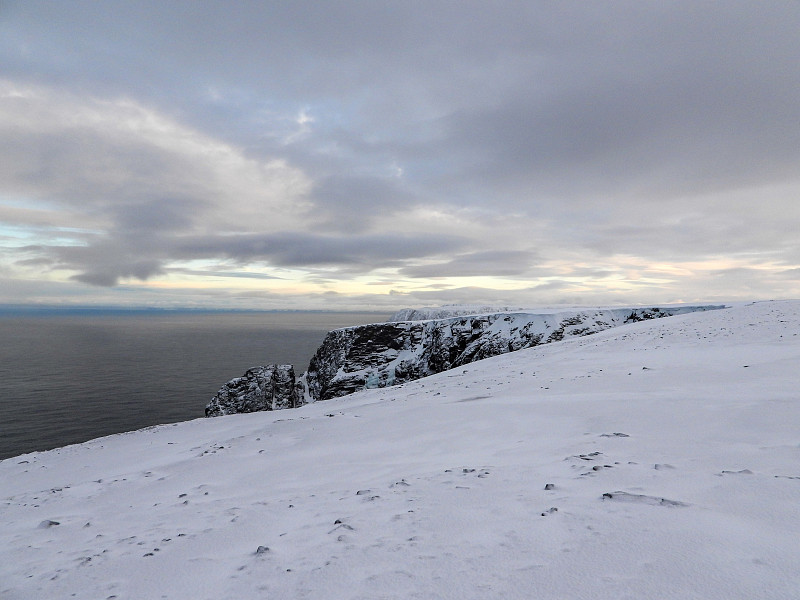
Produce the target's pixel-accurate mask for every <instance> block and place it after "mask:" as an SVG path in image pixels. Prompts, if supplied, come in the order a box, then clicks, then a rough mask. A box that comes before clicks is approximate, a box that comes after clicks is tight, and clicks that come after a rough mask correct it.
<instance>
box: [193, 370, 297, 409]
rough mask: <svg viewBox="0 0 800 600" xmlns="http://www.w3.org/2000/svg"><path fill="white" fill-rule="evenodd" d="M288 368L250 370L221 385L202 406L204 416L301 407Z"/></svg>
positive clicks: (291, 371) (295, 384) (293, 379)
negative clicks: (205, 404) (204, 405)
mask: <svg viewBox="0 0 800 600" xmlns="http://www.w3.org/2000/svg"><path fill="white" fill-rule="evenodd" d="M303 403H304V400H303V391H302V388H300V387H298V385H297V381H296V380H295V376H294V367H293V366H292V365H267V366H265V367H253V368H252V369H250V370H248V371H247V373H245V374H244V375H243V376H242V377H236V378H235V379H231V380H230V381H229V382H228V383H226V384H225V385H223V386H222V387H221V388H220V390H219V391H218V392H217V394H216V395H215V396H214V397H213V398H212V399H211V402H209V403H208V405H207V406H206V416H207V417H218V416H221V415H230V414H234V413H247V412H256V411H260V410H279V409H282V408H295V407H297V406H299V405H300V404H303Z"/></svg>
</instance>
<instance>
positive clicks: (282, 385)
mask: <svg viewBox="0 0 800 600" xmlns="http://www.w3.org/2000/svg"><path fill="white" fill-rule="evenodd" d="M718 308H723V307H722V306H694V307H689V306H682V307H677V308H665V309H661V308H635V309H613V310H587V311H575V312H569V313H550V314H531V313H525V312H508V313H494V314H483V315H471V316H454V317H449V318H441V319H432V320H423V321H404V322H388V323H377V324H372V325H360V326H357V327H348V328H345V329H336V330H334V331H331V332H329V333H328V335H327V336H326V337H325V339H324V340H323V342H322V345H321V346H320V347H319V349H318V350H317V352H316V353H315V354H314V357H313V358H312V359H311V362H310V364H309V366H308V370H307V371H306V372H305V373H304V374H303V375H302V376H301V377H300V378H299V379H298V380H297V381H295V378H294V371H293V369H292V367H291V366H290V365H280V366H277V365H269V366H268V367H256V368H254V369H251V370H250V371H248V372H247V373H246V374H245V375H244V377H239V378H236V379H233V380H231V381H229V382H228V383H227V384H225V385H224V386H223V387H222V389H220V391H219V392H218V393H217V395H216V396H215V397H214V398H213V399H212V401H211V403H209V405H208V407H207V408H206V415H207V416H217V415H223V414H230V413H235V412H252V411H255V410H276V409H279V408H292V407H295V406H298V405H300V404H304V403H306V402H314V401H316V400H327V399H330V398H336V397H339V396H346V395H348V394H352V393H353V392H357V391H359V390H362V389H365V388H379V387H387V386H392V385H398V384H401V383H404V382H406V381H411V380H414V379H420V378H421V377H427V376H428V375H433V374H435V373H440V372H442V371H446V370H448V369H452V368H455V367H459V366H461V365H465V364H467V363H471V362H474V361H476V360H481V359H484V358H489V357H492V356H497V355H499V354H505V353H507V352H513V351H516V350H521V349H523V348H531V347H533V346H538V345H539V344H547V343H551V342H557V341H561V340H563V339H565V338H567V337H574V336H584V335H590V334H592V333H596V332H598V331H603V330H605V329H609V328H611V327H616V326H618V325H622V324H624V323H632V322H637V321H644V320H647V319H657V318H661V317H668V316H672V315H676V314H683V313H688V312H694V311H699V310H713V309H718Z"/></svg>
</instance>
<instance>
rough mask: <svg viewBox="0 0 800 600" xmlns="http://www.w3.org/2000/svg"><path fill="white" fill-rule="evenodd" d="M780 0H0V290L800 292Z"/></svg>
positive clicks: (382, 299) (414, 302)
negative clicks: (478, 0)
mask: <svg viewBox="0 0 800 600" xmlns="http://www.w3.org/2000/svg"><path fill="white" fill-rule="evenodd" d="M798 32H800V2H798V1H796V0H785V1H781V0H775V1H771V2H757V1H752V2H735V1H727V0H726V1H719V2H712V1H708V2H706V1H703V2H701V1H692V2H688V1H687V2H670V1H667V0H657V1H653V2H646V1H642V0H636V1H631V2H623V1H619V2H602V1H592V2H584V1H581V2H567V1H559V2H554V1H541V2H536V1H524V2H488V1H484V2H470V1H466V0H458V1H456V0H454V1H452V2H434V1H426V2H414V1H410V0H404V1H400V2H379V1H365V2H345V1H342V2H319V1H312V2H301V1H297V0H293V1H291V2H263V1H259V2H243V1H234V0H226V1H221V2H209V1H185V2H183V1H178V0H170V1H169V2H164V1H163V0H159V1H156V2H147V1H143V0H136V1H133V0H131V1H128V2H120V1H109V0H106V1H104V2H74V1H68V0H64V1H59V2H37V1H33V0H25V1H19V2H17V1H14V0H0V142H2V143H0V303H37V304H53V303H65V304H121V305H154V306H207V307H220V308H223V307H238V308H246V307H247V308H333V309H335V308H345V309H353V308H377V309H389V308H392V309H393V308H400V307H404V306H420V305H436V304H442V303H453V302H462V303H463V302H468V303H493V304H505V305H515V306H535V305H541V304H582V305H587V304H598V303H602V304H627V303H651V302H655V303H665V302H679V301H698V300H708V301H713V300H736V299H764V298H785V297H800V35H798Z"/></svg>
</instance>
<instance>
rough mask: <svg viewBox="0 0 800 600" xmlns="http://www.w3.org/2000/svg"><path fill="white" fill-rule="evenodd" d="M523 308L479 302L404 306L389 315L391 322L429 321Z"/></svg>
mask: <svg viewBox="0 0 800 600" xmlns="http://www.w3.org/2000/svg"><path fill="white" fill-rule="evenodd" d="M523 311H524V309H522V308H511V307H510V306H481V305H479V304H446V305H444V306H426V307H424V308H404V309H402V310H399V311H397V312H396V313H394V314H393V315H392V316H391V317H389V319H388V322H389V323H397V322H400V321H427V320H429V319H448V318H450V317H463V316H467V315H486V314H491V313H502V312H523Z"/></svg>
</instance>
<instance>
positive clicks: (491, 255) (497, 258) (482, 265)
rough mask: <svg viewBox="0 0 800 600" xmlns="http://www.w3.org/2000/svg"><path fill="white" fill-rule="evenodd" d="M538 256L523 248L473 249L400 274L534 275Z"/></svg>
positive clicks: (421, 275)
mask: <svg viewBox="0 0 800 600" xmlns="http://www.w3.org/2000/svg"><path fill="white" fill-rule="evenodd" d="M536 258H537V257H536V255H535V254H534V253H533V252H528V251H522V250H516V251H512V250H490V251H486V252H472V253H469V254H461V255H458V256H456V257H454V258H453V259H452V260H449V261H447V262H441V263H434V264H426V265H415V266H411V267H404V268H403V269H400V274H401V275H403V276H406V277H479V276H490V275H503V276H508V277H517V276H521V275H527V276H530V275H531V270H532V268H533V267H534V266H535V264H536Z"/></svg>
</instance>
